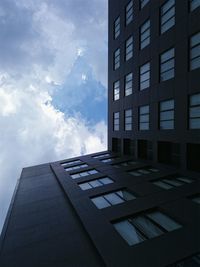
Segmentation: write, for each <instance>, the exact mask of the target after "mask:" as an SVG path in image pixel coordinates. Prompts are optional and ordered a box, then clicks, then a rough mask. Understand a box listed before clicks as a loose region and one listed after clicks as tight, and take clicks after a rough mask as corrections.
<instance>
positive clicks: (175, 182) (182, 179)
mask: <svg viewBox="0 0 200 267" xmlns="http://www.w3.org/2000/svg"><path fill="white" fill-rule="evenodd" d="M193 181H194V180H193V179H191V178H189V177H186V176H179V175H177V176H174V177H170V176H169V177H164V178H162V179H159V180H156V181H153V182H152V183H153V184H154V185H157V186H159V187H161V188H163V189H166V190H168V189H171V188H174V187H178V186H181V185H184V184H190V183H192V182H193Z"/></svg>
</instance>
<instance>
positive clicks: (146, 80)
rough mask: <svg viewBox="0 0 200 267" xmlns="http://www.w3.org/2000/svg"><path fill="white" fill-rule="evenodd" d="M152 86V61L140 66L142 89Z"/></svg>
mask: <svg viewBox="0 0 200 267" xmlns="http://www.w3.org/2000/svg"><path fill="white" fill-rule="evenodd" d="M149 86H150V62H148V63H146V64H144V65H142V66H141V67H140V90H144V89H146V88H148V87H149Z"/></svg>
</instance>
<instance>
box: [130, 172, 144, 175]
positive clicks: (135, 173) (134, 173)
mask: <svg viewBox="0 0 200 267" xmlns="http://www.w3.org/2000/svg"><path fill="white" fill-rule="evenodd" d="M129 173H130V174H131V175H133V176H141V175H142V174H141V173H139V172H136V171H131V172H129Z"/></svg>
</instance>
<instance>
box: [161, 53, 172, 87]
mask: <svg viewBox="0 0 200 267" xmlns="http://www.w3.org/2000/svg"><path fill="white" fill-rule="evenodd" d="M174 70H175V52H174V48H172V49H170V50H167V51H166V52H165V53H163V54H161V56H160V81H161V82H163V81H166V80H169V79H172V78H173V77H174V72H175V71H174Z"/></svg>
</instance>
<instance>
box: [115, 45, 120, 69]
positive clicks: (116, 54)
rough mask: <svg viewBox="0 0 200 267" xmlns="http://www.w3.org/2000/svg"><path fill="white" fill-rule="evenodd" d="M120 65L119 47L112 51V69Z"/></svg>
mask: <svg viewBox="0 0 200 267" xmlns="http://www.w3.org/2000/svg"><path fill="white" fill-rule="evenodd" d="M119 67H120V48H118V49H117V50H116V51H115V52H114V70H116V69H118V68H119Z"/></svg>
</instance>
